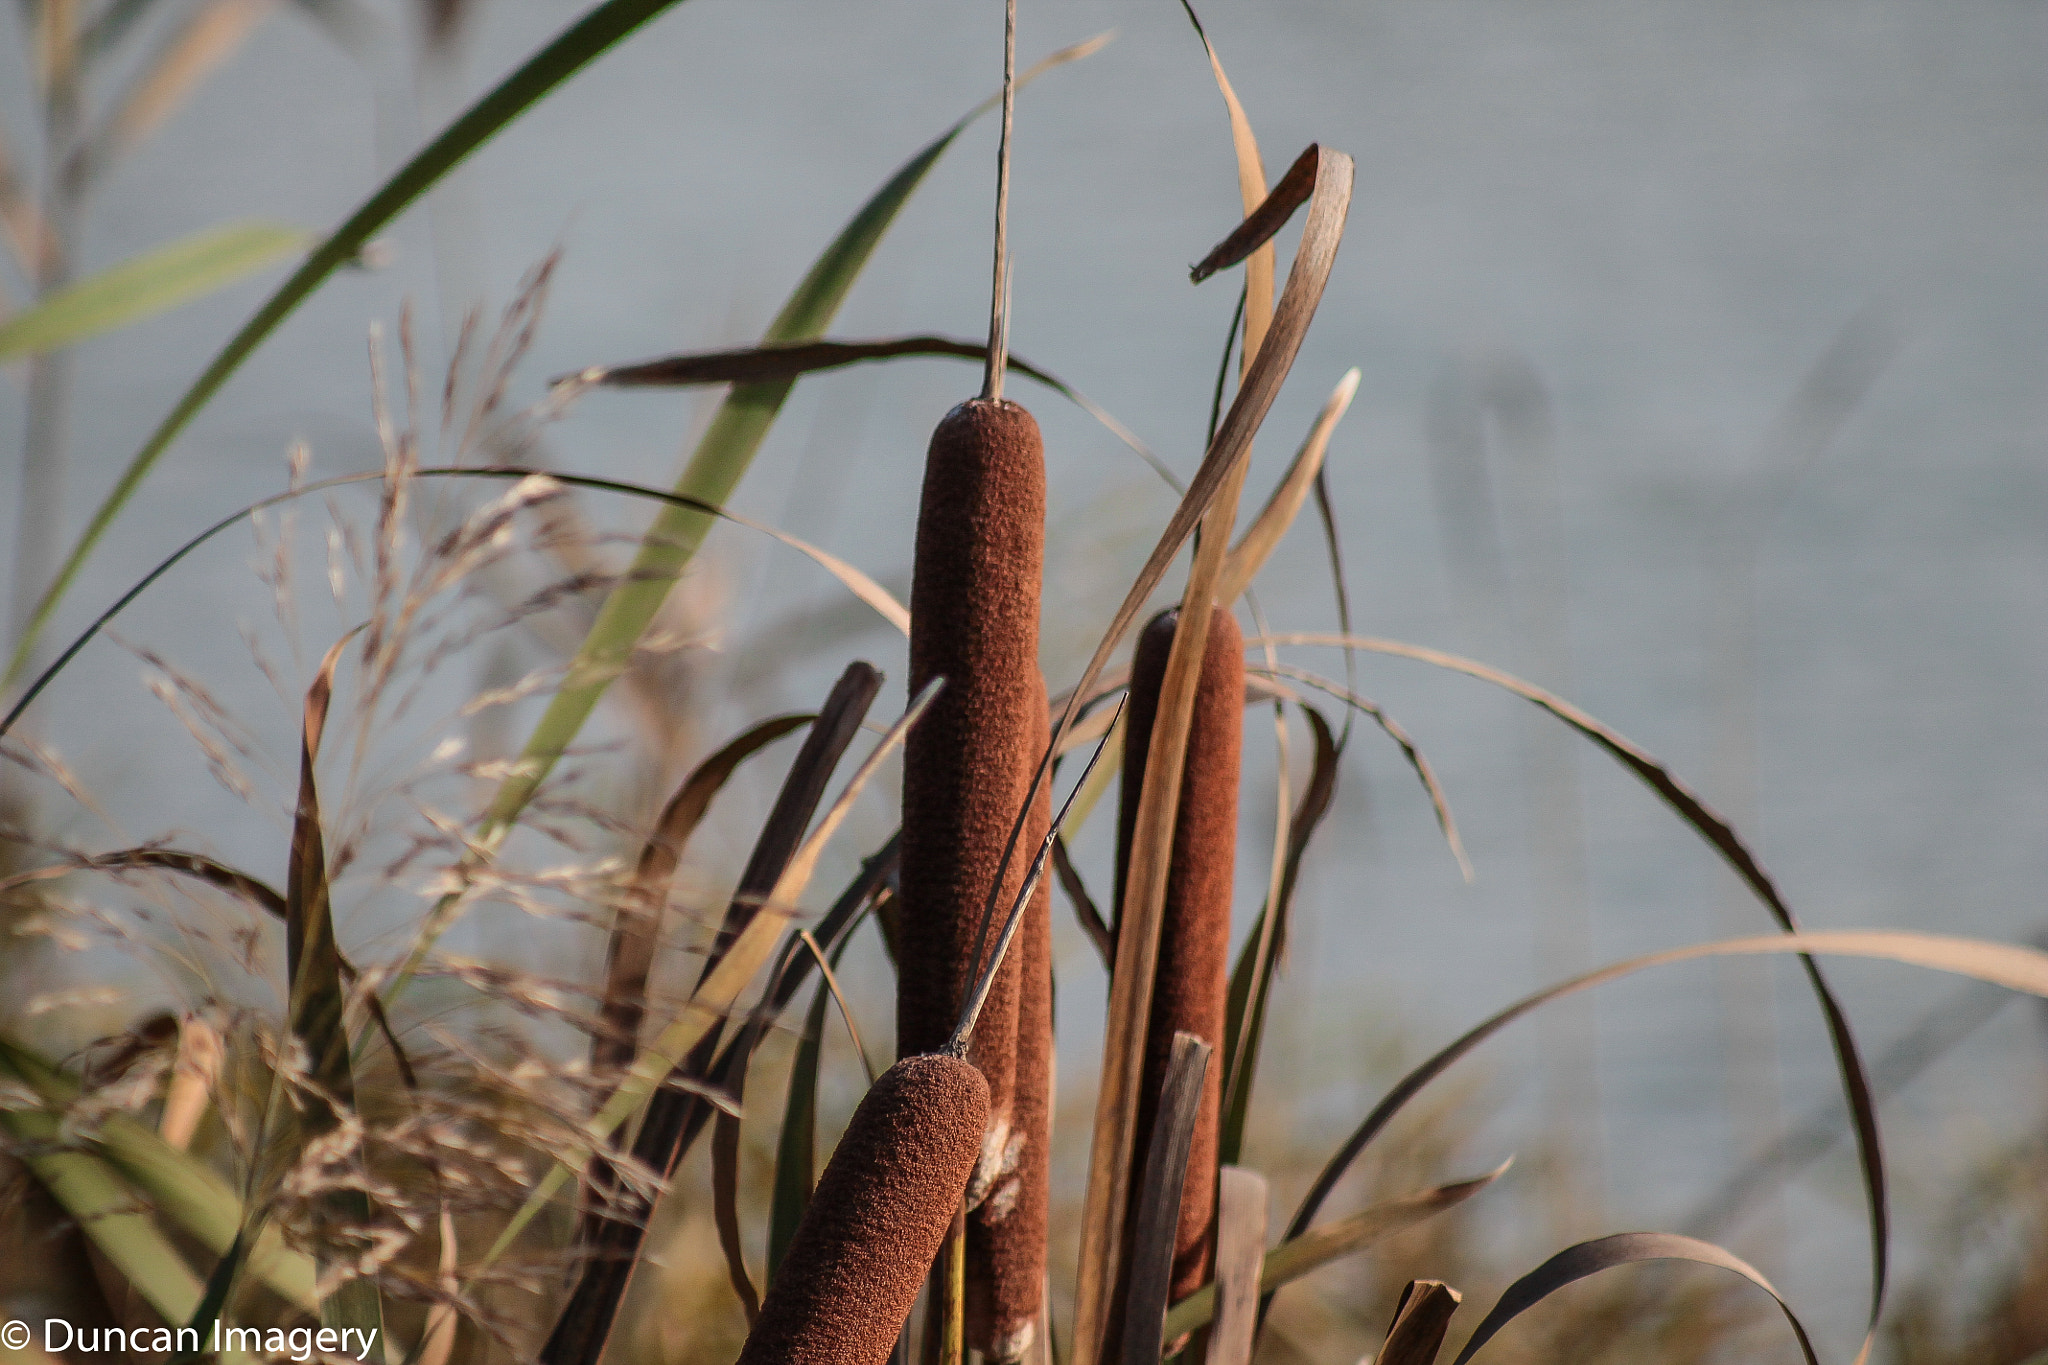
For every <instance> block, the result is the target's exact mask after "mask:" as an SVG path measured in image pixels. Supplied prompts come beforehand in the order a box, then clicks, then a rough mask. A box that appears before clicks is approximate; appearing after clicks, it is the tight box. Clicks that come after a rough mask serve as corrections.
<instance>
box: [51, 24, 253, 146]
mask: <svg viewBox="0 0 2048 1365" xmlns="http://www.w3.org/2000/svg"><path fill="white" fill-rule="evenodd" d="M272 7H273V0H210V3H207V4H204V5H201V6H200V7H199V8H198V9H197V10H195V11H194V12H193V13H192V14H191V15H190V16H189V17H188V18H187V19H186V20H185V22H184V24H183V25H182V26H181V27H180V28H179V30H178V31H177V33H175V34H174V35H172V36H171V37H170V39H169V40H168V41H166V42H165V43H164V45H163V46H162V47H160V48H159V49H158V50H157V51H156V52H154V53H152V54H151V55H150V57H149V58H148V59H147V60H146V61H145V62H144V64H143V66H142V69H141V71H139V72H138V73H137V74H136V76H135V78H134V79H133V80H132V81H131V82H130V83H129V85H128V88H127V89H126V90H125V91H123V92H122V94H121V95H120V97H119V99H118V101H117V103H116V104H115V107H114V112H113V114H112V115H111V116H110V117H109V118H108V119H107V121H106V123H105V124H104V125H103V126H102V127H100V128H99V129H98V130H97V131H95V132H93V133H91V134H88V135H87V137H86V140H85V142H84V143H83V144H82V145H81V146H80V147H79V148H78V149H77V150H76V151H75V152H74V153H73V154H72V164H71V166H69V167H68V168H67V169H68V171H69V173H70V174H71V175H73V176H75V177H76V178H77V180H78V182H79V183H81V184H90V183H92V182H93V181H95V180H97V179H99V177H100V176H101V175H103V174H104V173H105V172H106V171H107V170H108V169H109V168H111V167H112V166H113V164H114V163H115V162H117V161H119V160H120V159H121V158H122V157H123V156H126V155H127V154H128V153H129V152H131V151H133V150H134V149H135V148H136V147H137V146H139V145H141V144H142V143H143V142H146V141H148V139H149V138H150V136H151V135H152V134H154V133H155V132H156V131H157V129H159V128H161V127H162V126H163V125H164V122H165V121H166V120H167V119H169V118H170V116H171V115H172V114H174V113H176V112H177V110H178V107H179V106H180V105H182V104H184V103H185V101H186V100H187V99H189V98H190V97H191V95H192V92H193V91H195V90H197V89H198V88H199V87H200V85H202V84H203V83H204V82H205V80H206V78H207V77H208V76H210V75H212V74H213V73H214V72H215V71H217V70H219V69H220V67H221V66H222V65H224V64H225V63H226V62H227V60H228V59H229V58H230V57H232V56H234V55H235V52H236V50H237V49H239V48H240V47H241V46H242V44H243V43H244V42H246V41H248V38H249V35H250V34H252V33H254V32H255V31H256V28H257V25H259V24H261V23H262V22H263V21H264V20H265V19H266V18H268V17H269V16H270V12H271V9H272Z"/></svg>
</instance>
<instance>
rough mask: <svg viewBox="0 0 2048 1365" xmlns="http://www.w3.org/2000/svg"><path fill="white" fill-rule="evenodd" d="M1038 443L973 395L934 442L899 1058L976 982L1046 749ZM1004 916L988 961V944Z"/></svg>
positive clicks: (1004, 1044) (982, 1186) (985, 1165)
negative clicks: (990, 917)
mask: <svg viewBox="0 0 2048 1365" xmlns="http://www.w3.org/2000/svg"><path fill="white" fill-rule="evenodd" d="M1044 559H1045V448H1044V444H1043V442H1042V441H1041V439H1040V437H1039V434H1038V423H1037V422H1036V421H1034V420H1033V419H1032V416H1031V414H1030V413H1029V412H1027V411H1025V409H1024V408H1023V407H1021V406H1020V405H1018V404H1016V403H1009V402H1000V401H998V402H989V401H984V400H981V399H974V400H970V401H969V402H966V403H962V404H960V405H959V406H958V407H956V408H954V409H953V410H952V411H951V412H949V413H947V414H946V416H945V417H944V418H943V419H942V420H941V421H940V422H939V425H938V428H937V430H935V431H934V432H933V433H932V439H931V447H930V450H929V452H928V454H927V456H926V462H925V476H924V491H923V496H922V499H921V502H920V506H919V511H918V522H917V550H916V561H915V566H914V570H913V575H912V580H911V596H910V614H911V628H910V687H911V690H912V691H913V692H915V691H916V690H918V689H919V688H922V687H923V686H924V685H925V684H926V683H927V682H929V681H930V680H931V679H932V678H934V677H944V678H945V679H946V687H945V690H944V691H942V692H941V693H940V694H939V696H938V698H937V700H936V701H935V702H934V703H933V704H932V707H931V709H930V710H929V711H928V712H927V713H926V714H925V716H924V718H923V719H922V720H921V721H920V722H919V723H918V725H917V726H916V727H915V728H914V729H912V730H911V732H910V736H909V738H908V740H907V741H906V743H905V746H904V776H903V852H902V872H901V882H902V908H901V912H900V913H901V933H900V935H899V941H898V945H897V953H898V970H897V983H898V984H897V1004H896V1032H897V1051H898V1054H899V1055H902V1056H909V1055H912V1054H915V1053H919V1052H928V1051H931V1050H933V1049H936V1048H938V1047H940V1046H942V1045H943V1044H944V1043H945V1041H946V1040H947V1039H948V1038H949V1037H950V1036H951V1035H952V1032H953V1028H954V1025H955V1024H956V1022H957V1021H958V1018H959V1014H960V1009H961V1005H962V1003H963V1001H964V1000H965V998H966V995H967V992H968V990H969V989H970V987H971V986H972V984H973V983H972V980H971V976H972V971H973V966H974V962H973V959H974V954H975V946H976V940H977V937H978V936H979V935H980V930H981V925H982V921H983V912H984V910H985V909H986V908H987V907H988V905H989V900H990V897H989V893H990V889H991V887H992V886H994V884H995V882H996V879H997V876H996V874H997V869H998V867H999V866H1000V865H1001V863H1002V859H1003V850H1004V848H1005V847H1006V846H1007V845H1008V843H1009V838H1010V829H1011V825H1012V822H1013V821H1014V820H1015V819H1016V816H1017V812H1018V810H1019V809H1020V808H1021V807H1022V806H1023V804H1024V798H1025V793H1026V792H1027V790H1028V789H1029V787H1030V783H1031V775H1032V772H1033V770H1034V769H1035V767H1036V765H1037V762H1038V757H1039V754H1040V751H1041V749H1042V747H1043V742H1044V733H1045V722H1044V720H1043V718H1042V712H1043V707H1044V702H1043V697H1044V690H1043V684H1042V683H1041V682H1040V681H1039V674H1038V599H1039V584H1040V581H1041V579H1042V577H1043V573H1044ZM1030 861H1031V850H1030V849H1029V848H1027V847H1026V846H1025V845H1024V843H1023V841H1022V840H1021V839H1020V840H1019V843H1018V845H1017V848H1016V850H1015V851H1014V852H1013V853H1012V854H1011V857H1010V864H1009V867H1008V869H1007V871H1006V872H1005V873H1004V875H1003V878H1002V886H1001V888H1000V890H999V891H998V892H997V894H996V896H995V907H996V908H995V915H996V916H998V917H1000V916H1001V915H1003V914H1005V913H1007V911H1008V909H1009V907H1010V904H1011V902H1012V901H1013V900H1014V899H1015V898H1016V894H1017V891H1018V889H1019V888H1020V887H1021V886H1022V885H1023V881H1024V875H1025V872H1026V870H1027V868H1028V867H1029V865H1030ZM1000 928H1001V921H1000V918H998V919H997V920H996V922H995V923H993V924H991V925H990V926H989V928H988V932H987V935H986V939H985V941H984V942H983V943H982V947H981V952H982V955H983V957H984V958H986V956H987V955H988V954H989V953H990V952H992V951H993V949H994V945H995V941H996V937H997V934H998V933H999V931H1000ZM1016 1020H1017V970H1016V966H1015V959H1014V957H1013V959H1012V962H1011V964H1010V965H1009V966H1007V967H1006V968H1005V970H1004V971H1003V972H1002V973H1000V974H999V975H998V977H997V978H996V981H995V983H994V987H993V989H992V990H991V991H990V994H989V997H988V1001H987V1003H986V1004H985V1005H984V1006H983V1008H982V1012H981V1016H980V1020H979V1022H978V1023H977V1024H976V1026H975V1030H974V1034H973V1038H972V1040H971V1042H970V1045H969V1049H968V1054H967V1055H968V1060H969V1061H971V1062H973V1063H974V1065H975V1066H977V1067H979V1068H980V1069H981V1071H982V1073H983V1075H984V1076H985V1077H986V1078H987V1080H988V1085H989V1100H990V1103H989V1126H988V1130H987V1132H986V1133H985V1134H984V1142H983V1154H982V1159H981V1161H980V1162H979V1163H978V1165H979V1169H978V1170H977V1171H976V1174H975V1178H974V1180H973V1181H972V1182H971V1184H970V1187H969V1190H968V1201H969V1202H970V1203H976V1202H978V1201H979V1200H980V1199H982V1198H985V1197H986V1196H987V1193H988V1191H989V1189H990V1188H991V1187H992V1185H993V1181H994V1179H995V1177H996V1175H997V1174H998V1172H999V1170H1000V1167H1001V1163H1002V1158H1003V1153H1004V1151H1005V1150H1006V1149H1007V1147H1008V1144H1009V1136H1010V1126H1011V1123H1012V1121H1013V1085H1012V1078H1013V1073H1014V1067H1015V1059H1016V1028H1017V1022H1016Z"/></svg>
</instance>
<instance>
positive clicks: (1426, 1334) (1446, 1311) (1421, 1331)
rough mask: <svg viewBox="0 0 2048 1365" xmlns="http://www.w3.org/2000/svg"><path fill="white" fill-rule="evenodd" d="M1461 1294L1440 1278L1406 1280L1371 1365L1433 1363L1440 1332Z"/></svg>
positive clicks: (1440, 1341) (1441, 1339) (1439, 1346)
mask: <svg viewBox="0 0 2048 1365" xmlns="http://www.w3.org/2000/svg"><path fill="white" fill-rule="evenodd" d="M1463 1301H1464V1296H1463V1295H1462V1294H1460V1293H1459V1292H1458V1291H1457V1290H1455V1289H1453V1288H1451V1287H1450V1286H1449V1285H1447V1284H1445V1283H1444V1282H1443V1281H1442V1280H1410V1281H1408V1283H1407V1285H1406V1286H1404V1287H1403V1288H1402V1290H1401V1298H1400V1301H1399V1302H1398V1303H1396V1304H1395V1305H1394V1321H1393V1322H1392V1323H1391V1324H1389V1325H1388V1327H1387V1339H1386V1341H1385V1342H1384V1343H1382V1345H1381V1346H1380V1353H1379V1355H1378V1356H1377V1357H1376V1358H1375V1360H1374V1362H1373V1365H1436V1357H1437V1353H1438V1352H1439V1351H1441V1350H1443V1348H1444V1333H1445V1332H1446V1331H1447V1330H1449V1328H1450V1325H1451V1315H1452V1314H1453V1313H1455V1312H1457V1311H1458V1305H1459V1304H1460V1303H1462V1302H1463Z"/></svg>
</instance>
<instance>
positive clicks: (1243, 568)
mask: <svg viewBox="0 0 2048 1365" xmlns="http://www.w3.org/2000/svg"><path fill="white" fill-rule="evenodd" d="M1358 378H1359V375H1358V370H1357V369H1356V368H1353V369H1350V370H1346V371H1345V372H1344V377H1343V378H1342V379H1340V380H1338V381H1337V387H1336V388H1334V389H1332V390H1331V391H1330V396H1329V398H1328V399H1327V400H1325V402H1324V403H1323V410H1322V411H1321V412H1320V413H1318V414H1316V421H1315V425H1314V426H1312V427H1310V428H1309V433H1308V438H1307V439H1306V440H1304V441H1303V442H1302V443H1301V449H1300V450H1299V451H1297V452H1295V456H1294V463H1293V464H1291V465H1289V466H1288V468H1287V474H1286V477H1284V478H1283V479H1281V480H1280V485H1279V487H1277V488H1275V489H1274V490H1273V496H1272V497H1270V498H1268V499H1267V500H1266V505H1265V507H1264V508H1263V509H1262V510H1261V511H1260V512H1259V515H1258V517H1257V519H1256V520H1254V521H1253V522H1252V524H1251V526H1250V527H1249V528H1248V529H1247V530H1246V531H1245V533H1244V537H1243V538H1242V539H1241V540H1239V541H1238V542H1237V545H1236V547H1235V548H1233V549H1232V550H1231V552H1230V557H1229V558H1228V559H1226V560H1224V562H1223V574H1222V577H1221V578H1219V579H1218V580H1217V583H1216V600H1217V601H1219V602H1235V601H1236V600H1237V599H1238V598H1240V597H1242V596H1244V590H1245V589H1246V588H1248V587H1250V586H1251V583H1252V580H1253V579H1254V578H1256V577H1258V574H1259V570H1260V569H1261V568H1264V567H1265V563H1266V560H1267V559H1268V558H1269V557H1270V556H1271V555H1272V553H1273V551H1274V549H1275V548H1276V547H1277V546H1278V545H1279V544H1280V541H1281V539H1282V538H1283V537H1285V536H1286V534H1287V531H1288V528H1289V527H1291V526H1293V525H1294V519H1295V517H1297V516H1298V515H1300V513H1301V505H1302V504H1303V503H1305V502H1307V501H1308V495H1309V491H1310V490H1311V489H1313V488H1314V487H1315V483H1316V479H1317V478H1318V477H1320V476H1321V474H1322V472H1323V457H1324V456H1325V455H1327V454H1328V453H1329V449H1330V436H1331V434H1332V433H1334V432H1335V431H1336V430H1337V423H1338V422H1340V421H1342V420H1343V419H1344V414H1345V412H1346V411H1348V410H1349V409H1350V407H1351V399H1352V397H1353V395H1355V394H1356V393H1357V392H1358Z"/></svg>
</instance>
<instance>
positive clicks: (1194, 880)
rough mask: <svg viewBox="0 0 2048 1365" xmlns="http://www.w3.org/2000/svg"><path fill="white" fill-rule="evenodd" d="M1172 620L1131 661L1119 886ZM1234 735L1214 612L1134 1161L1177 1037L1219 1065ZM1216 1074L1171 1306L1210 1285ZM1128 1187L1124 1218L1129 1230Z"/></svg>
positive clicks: (1233, 692)
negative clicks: (1190, 1038) (1205, 1048)
mask: <svg viewBox="0 0 2048 1365" xmlns="http://www.w3.org/2000/svg"><path fill="white" fill-rule="evenodd" d="M1179 615H1180V613H1179V612H1178V611H1166V612H1162V613H1160V615H1158V616H1156V617H1154V618H1153V619H1152V621H1151V622H1150V623H1149V624H1148V625H1147V626H1146V627H1145V631H1144V633H1143V634H1142V635H1141V636H1140V637H1139V639H1138V647H1137V651H1136V654H1135V656H1134V657H1133V659H1132V661H1131V695H1130V703H1129V705H1128V707H1127V708H1126V710H1125V713H1124V723H1125V725H1126V726H1127V727H1128V728H1127V729H1126V731H1125V735H1124V770H1123V784H1122V791H1121V793H1120V809H1119V812H1118V814H1119V817H1120V818H1119V821H1118V839H1117V884H1118V887H1119V888H1121V887H1122V884H1123V878H1124V876H1125V874H1126V872H1127V871H1128V869H1129V867H1130V843H1131V838H1132V833H1133V831H1134V830H1135V828H1136V826H1137V815H1138V797H1139V795H1140V793H1141V792H1142V790H1143V788H1144V781H1145V762H1146V757H1147V750H1148V749H1149V747H1150V745H1151V740H1152V725H1153V721H1154V719H1155V717H1156V716H1157V714H1158V710H1159V690H1160V687H1161V685H1162V683H1163V682H1164V681H1165V676H1166V661H1167V655H1168V653H1169V651H1170V650H1171V649H1172V647H1173V632H1174V625H1175V622H1176V621H1177V619H1178V618H1179ZM1243 734H1244V636H1243V633H1242V632H1241V631H1239V629H1238V626H1237V621H1236V619H1235V618H1234V617H1233V616H1232V615H1231V614H1230V612H1229V611H1228V610H1226V609H1225V608H1223V607H1216V608H1213V609H1212V615H1211V616H1210V619H1209V638H1208V642H1207V645H1206V647H1205V649H1204V650H1203V654H1202V667H1201V673H1200V676H1199V678H1198V680H1197V683H1196V687H1195V705H1194V714H1193V718H1192V720H1191V722H1190V724H1189V728H1188V740H1187V757H1186V760H1185V764H1184V766H1183V768H1182V770H1181V791H1180V805H1179V811H1178V814H1177V815H1176V817H1175V820H1174V827H1173V856H1172V860H1171V863H1170V865H1169V869H1168V872H1167V880H1166V907H1165V914H1164V916H1163V918H1162V920H1161V923H1160V930H1159V966H1158V974H1157V977H1156V978H1155V981H1154V984H1153V987H1152V1013H1151V1017H1150V1020H1149V1022H1148V1024H1147V1027H1146V1036H1145V1072H1144V1080H1143V1083H1142V1085H1141V1086H1140V1088H1139V1091H1138V1096H1139V1098H1138V1122H1137V1131H1136V1139H1135V1146H1134V1150H1135V1151H1138V1152H1144V1151H1147V1150H1149V1148H1150V1144H1151V1138H1152V1124H1153V1121H1154V1119H1155V1117H1156V1115H1157V1110H1158V1104H1159V1090H1160V1086H1161V1085H1162V1084H1163V1083H1164V1081H1165V1077H1166V1068H1167V1060H1168V1058H1169V1057H1170V1056H1171V1054H1172V1049H1173V1035H1174V1033H1175V1032H1177V1031H1178V1032H1183V1033H1191V1034H1193V1035H1194V1036H1195V1037H1197V1038H1200V1039H1201V1040H1202V1041H1203V1042H1205V1043H1207V1044H1208V1045H1209V1046H1210V1047H1211V1048H1214V1049H1216V1050H1217V1052H1218V1054H1219V1056H1220V1053H1221V1050H1222V1047H1223V1030H1224V1019H1225V1012H1226V1007H1227V1005H1226V1002H1227V998H1228V992H1229V984H1230V895H1231V885H1232V878H1233V876H1234V874H1235V871H1236V854H1237V786H1238V766H1239V760H1240V757H1241V751H1242V746H1243ZM1222 1071H1223V1067H1222V1065H1221V1064H1220V1063H1219V1064H1218V1065H1213V1066H1211V1067H1210V1068H1209V1070H1208V1075H1207V1077H1206V1079H1205V1080H1204V1081H1203V1084H1202V1101H1201V1108H1200V1109H1199V1111H1198V1112H1197V1117H1196V1122H1195V1135H1194V1141H1193V1143H1192V1145H1191V1146H1190V1147H1189V1150H1188V1171H1187V1180H1186V1183H1185V1184H1184V1185H1183V1187H1182V1193H1181V1203H1180V1230H1179V1232H1178V1234H1177V1236H1176V1238H1175V1242H1174V1271H1173V1287H1172V1297H1173V1299H1176V1300H1177V1299H1181V1298H1184V1297H1186V1296H1187V1295H1188V1294H1190V1293H1193V1292H1194V1291H1195V1290H1196V1289H1199V1288H1201V1286H1202V1285H1203V1284H1205V1283H1206V1282H1207V1281H1208V1277H1209V1267H1210V1262H1211V1260H1212V1258H1213V1256H1214V1252H1215V1240H1216V1236H1215V1235H1216V1157H1217V1147H1218V1144H1219V1143H1220V1141H1221V1138H1222V1080H1221V1077H1222ZM1138 1193H1139V1192H1138V1189H1137V1187H1136V1182H1133V1187H1132V1191H1131V1200H1132V1212H1131V1215H1130V1221H1129V1222H1128V1223H1127V1224H1126V1226H1133V1225H1134V1224H1135V1222H1136V1205H1137V1197H1138Z"/></svg>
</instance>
